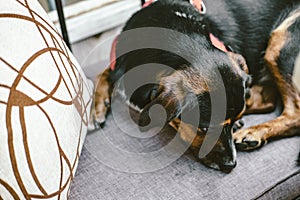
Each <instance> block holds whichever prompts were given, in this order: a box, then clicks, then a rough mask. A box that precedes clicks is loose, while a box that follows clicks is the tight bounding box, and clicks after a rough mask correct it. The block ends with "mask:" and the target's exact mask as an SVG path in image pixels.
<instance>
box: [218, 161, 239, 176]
mask: <svg viewBox="0 0 300 200" xmlns="http://www.w3.org/2000/svg"><path fill="white" fill-rule="evenodd" d="M235 167H236V161H230V162H225V163H223V164H222V165H221V166H220V168H221V171H223V172H225V173H229V172H231V171H232V170H233V169H234V168H235Z"/></svg>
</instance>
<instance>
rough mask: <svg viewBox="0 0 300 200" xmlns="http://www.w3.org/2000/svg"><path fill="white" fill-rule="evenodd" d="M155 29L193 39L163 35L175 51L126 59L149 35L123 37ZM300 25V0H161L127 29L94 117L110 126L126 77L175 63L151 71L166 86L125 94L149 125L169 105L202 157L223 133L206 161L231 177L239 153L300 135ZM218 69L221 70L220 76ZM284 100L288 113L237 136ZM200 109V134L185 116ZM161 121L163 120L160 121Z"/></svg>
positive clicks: (100, 88) (170, 119) (102, 80)
mask: <svg viewBox="0 0 300 200" xmlns="http://www.w3.org/2000/svg"><path fill="white" fill-rule="evenodd" d="M196 3H198V4H196ZM199 3H200V4H201V5H199ZM147 27H152V28H153V27H155V28H163V29H167V30H174V31H176V32H180V33H182V34H184V35H186V36H188V37H176V34H175V35H173V34H169V35H168V37H167V38H164V37H163V36H159V37H158V39H157V40H158V41H159V42H158V43H160V44H162V46H166V47H167V49H172V52H168V51H165V50H160V49H155V48H141V49H138V50H134V51H131V52H129V53H126V54H124V55H122V53H119V55H118V51H119V52H122V48H126V46H128V45H130V44H135V43H143V41H144V40H147V39H148V38H149V35H148V34H145V35H138V37H137V36H135V37H131V38H129V39H128V38H126V39H122V34H123V33H124V34H125V33H126V32H127V31H130V30H135V29H139V28H147ZM299 27H300V1H298V0H287V1H284V2H283V1H276V0H256V1H252V0H212V1H209V0H206V1H199V0H198V1H192V0H158V1H156V2H154V3H152V4H151V5H149V6H147V7H146V8H143V9H141V10H140V11H138V12H137V13H135V14H134V15H133V16H132V17H131V18H130V20H129V21H128V22H127V23H126V25H125V27H124V28H123V31H122V33H121V35H120V36H119V38H118V40H117V45H116V62H115V63H113V64H114V66H113V68H112V67H110V68H108V69H106V70H105V71H104V72H103V73H101V74H99V75H98V76H97V81H96V89H95V97H94V103H95V106H94V109H93V111H92V119H93V121H94V123H95V124H96V125H101V124H103V123H104V122H105V118H106V114H107V111H108V110H109V106H110V101H111V95H112V93H113V88H114V87H115V86H116V83H117V82H118V80H119V79H120V77H122V76H123V75H124V74H126V73H127V72H129V71H130V70H132V69H134V68H135V67H137V66H141V65H145V64H147V63H151V66H152V68H151V66H148V67H149V69H150V71H155V69H156V68H157V67H156V65H157V64H163V65H166V66H170V67H171V68H172V69H174V71H172V70H171V72H170V71H168V70H161V71H160V70H158V71H155V72H154V73H152V74H149V76H150V77H151V78H152V79H153V80H158V82H159V84H147V85H145V86H142V87H140V88H138V89H137V90H136V91H134V92H133V93H132V94H131V93H130V92H129V93H130V95H128V93H126V92H127V91H126V87H123V88H122V89H121V90H122V91H121V93H122V94H123V96H124V97H125V98H126V99H127V100H128V103H129V104H130V105H132V107H134V108H135V109H136V110H138V111H139V120H138V124H139V125H140V126H142V127H143V126H146V125H148V124H149V123H150V122H151V120H153V119H150V117H149V110H150V108H151V107H152V106H153V105H155V104H160V105H162V106H163V107H164V108H165V110H166V112H167V120H166V123H169V124H170V125H171V126H172V127H173V128H175V129H176V130H177V131H178V132H179V134H180V136H181V138H182V139H183V141H186V142H191V149H192V151H193V152H194V153H195V154H196V155H197V156H199V148H200V147H201V145H202V143H203V142H204V140H205V137H207V136H208V135H209V134H207V133H208V132H209V130H213V129H214V127H218V128H221V130H222V132H221V135H220V137H219V139H218V140H217V142H216V144H215V145H214V147H213V149H212V150H211V151H210V152H209V153H208V154H207V155H206V156H205V157H201V158H200V162H202V163H203V164H205V165H206V166H208V167H211V168H214V169H218V170H221V171H224V172H230V171H231V170H232V169H233V168H234V167H235V166H236V150H235V149H236V148H237V149H239V150H252V149H256V148H259V147H261V146H263V145H264V144H266V143H267V141H269V140H271V139H274V138H283V137H290V136H295V135H299V132H300V131H299V128H300V127H299V126H300V117H299V116H300V115H299V114H300V97H299V93H298V92H297V91H296V89H295V88H294V86H293V84H292V81H291V76H292V74H293V67H294V62H295V59H296V57H297V55H298V53H299V52H300V49H299V48H300V47H299V45H298V44H299V42H300V36H299V35H300V34H299V33H300V29H299ZM150 37H151V36H150ZM160 37H161V38H160ZM154 38H155V37H154ZM187 38H192V40H190V39H187ZM174 52H175V53H174ZM176 52H178V54H176ZM181 54H183V55H188V58H189V59H188V60H187V59H185V58H183V57H182V56H181ZM215 71H218V72H219V73H220V77H219V78H217V77H216V75H215ZM131 81H133V82H134V80H131ZM224 89H225V93H224V95H225V96H226V108H225V115H224V116H221V117H220V116H215V115H214V113H213V112H212V109H213V106H214V105H212V104H213V103H212V98H211V97H212V96H213V95H215V94H222V90H224ZM191 95H192V96H195V97H196V100H197V102H196V103H193V102H192V101H191ZM277 97H280V99H281V101H282V104H283V111H282V113H281V115H280V116H278V117H277V118H276V119H274V120H271V121H269V122H266V123H262V124H259V125H256V126H253V127H250V128H247V129H242V130H237V131H236V132H235V133H233V128H234V127H235V128H236V127H237V128H241V126H242V123H236V122H239V120H240V119H241V117H242V116H243V115H244V114H251V113H266V112H271V111H272V110H274V108H275V106H276V99H277ZM195 109H196V110H197V109H198V110H199V111H200V117H199V122H198V123H197V124H198V126H197V129H196V131H195V130H194V129H193V128H192V127H191V125H190V124H189V120H187V121H184V120H183V118H182V117H181V114H182V113H183V112H186V113H187V115H189V113H191V114H190V117H194V116H193V113H194V112H193V111H194V110H195ZM185 115H186V114H185ZM155 120H158V121H159V120H162V119H160V117H159V116H158V117H157V118H156V119H154V120H153V121H155ZM154 124H155V123H154ZM235 147H236V148H235Z"/></svg>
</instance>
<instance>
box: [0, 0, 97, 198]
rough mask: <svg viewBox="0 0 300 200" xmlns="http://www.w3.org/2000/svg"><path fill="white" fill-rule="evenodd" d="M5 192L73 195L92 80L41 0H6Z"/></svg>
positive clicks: (0, 35)
mask: <svg viewBox="0 0 300 200" xmlns="http://www.w3.org/2000/svg"><path fill="white" fill-rule="evenodd" d="M0 28H1V31H0V42H1V45H0V199H67V195H68V189H69V186H70V182H71V180H72V178H73V177H74V174H75V170H76V167H77V164H78V159H79V155H80V152H81V148H82V145H83V142H84V138H85V135H86V131H87V124H88V120H89V114H90V106H91V101H92V98H91V97H92V88H91V87H90V86H89V85H88V82H87V79H86V77H85V75H84V74H83V72H82V70H81V68H80V67H79V65H78V63H77V61H76V60H75V59H74V57H73V55H72V54H71V52H70V51H69V50H68V48H67V47H66V45H65V43H64V42H63V39H62V38H61V36H60V35H59V34H58V32H57V31H56V29H55V28H54V25H53V24H52V23H51V21H50V20H49V19H48V16H47V13H46V12H45V11H44V10H43V9H42V7H41V6H40V5H39V3H38V1H31V0H30V1H28V0H27V1H26V0H15V1H12V0H10V1H7V0H0Z"/></svg>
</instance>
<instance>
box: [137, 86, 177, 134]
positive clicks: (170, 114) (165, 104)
mask: <svg viewBox="0 0 300 200" xmlns="http://www.w3.org/2000/svg"><path fill="white" fill-rule="evenodd" d="M156 105H160V106H162V107H155V106H156ZM180 113H181V102H180V100H179V99H178V97H176V95H175V94H173V93H172V91H171V92H170V93H169V92H165V91H161V92H159V94H158V96H157V97H156V98H154V99H153V100H152V101H151V102H150V103H149V104H147V105H146V106H145V107H144V108H143V110H142V111H141V113H140V116H139V121H138V124H139V126H140V130H142V131H146V130H149V129H150V128H153V127H155V126H165V125H166V124H168V123H169V122H170V121H172V120H173V119H174V118H176V117H178V116H179V115H180Z"/></svg>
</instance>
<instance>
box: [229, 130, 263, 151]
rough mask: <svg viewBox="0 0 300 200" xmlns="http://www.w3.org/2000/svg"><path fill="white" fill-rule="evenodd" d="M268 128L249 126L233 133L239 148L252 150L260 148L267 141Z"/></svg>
mask: <svg viewBox="0 0 300 200" xmlns="http://www.w3.org/2000/svg"><path fill="white" fill-rule="evenodd" d="M267 132H268V129H267V128H248V129H245V130H240V131H237V132H236V133H234V134H233V139H234V142H235V145H236V148H237V149H238V150H243V151H246V150H252V149H256V148H259V147H261V146H263V145H264V144H266V143H267V140H266V139H265V135H266V134H267Z"/></svg>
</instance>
